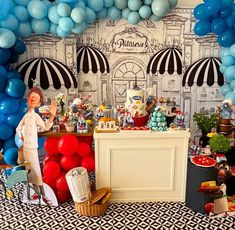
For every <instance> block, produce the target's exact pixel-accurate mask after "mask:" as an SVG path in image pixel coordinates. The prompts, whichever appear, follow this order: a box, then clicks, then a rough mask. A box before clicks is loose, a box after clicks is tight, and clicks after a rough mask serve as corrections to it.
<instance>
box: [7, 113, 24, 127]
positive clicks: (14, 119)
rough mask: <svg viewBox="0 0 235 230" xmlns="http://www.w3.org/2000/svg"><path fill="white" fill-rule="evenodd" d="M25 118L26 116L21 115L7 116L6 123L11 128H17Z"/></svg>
mask: <svg viewBox="0 0 235 230" xmlns="http://www.w3.org/2000/svg"><path fill="white" fill-rule="evenodd" d="M23 116H24V115H23V114H21V113H14V114H6V115H5V123H6V124H8V125H9V126H11V127H12V128H16V127H17V125H18V124H19V123H20V121H21V119H22V118H23Z"/></svg>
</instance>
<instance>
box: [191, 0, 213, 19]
mask: <svg viewBox="0 0 235 230" xmlns="http://www.w3.org/2000/svg"><path fill="white" fill-rule="evenodd" d="M193 14H194V17H195V18H196V19H197V20H206V19H208V18H209V17H210V16H209V15H208V14H207V13H206V6H205V4H204V3H201V4H198V5H197V6H196V7H195V8H194V10H193Z"/></svg>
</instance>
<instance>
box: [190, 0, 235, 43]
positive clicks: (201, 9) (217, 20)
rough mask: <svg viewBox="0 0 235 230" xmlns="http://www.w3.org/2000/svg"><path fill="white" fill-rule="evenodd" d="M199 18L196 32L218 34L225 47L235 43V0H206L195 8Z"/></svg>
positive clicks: (195, 13) (218, 39)
mask: <svg viewBox="0 0 235 230" xmlns="http://www.w3.org/2000/svg"><path fill="white" fill-rule="evenodd" d="M193 13H194V16H195V18H196V19H197V20H198V21H197V22H196V24H195V26H194V32H195V34H197V35H198V36H204V35H206V34H208V33H210V32H212V33H214V34H216V35H218V38H217V41H218V43H219V44H220V45H221V46H223V47H229V46H231V45H232V44H233V43H235V27H234V24H235V4H234V3H233V0H204V3H201V4H199V5H197V6H196V7H195V9H194V12H193Z"/></svg>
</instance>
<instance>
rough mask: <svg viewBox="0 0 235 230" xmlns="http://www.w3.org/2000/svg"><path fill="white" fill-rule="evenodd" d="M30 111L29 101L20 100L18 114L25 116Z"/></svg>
mask: <svg viewBox="0 0 235 230" xmlns="http://www.w3.org/2000/svg"><path fill="white" fill-rule="evenodd" d="M28 110H29V105H28V102H27V100H26V99H25V98H22V99H21V100H19V109H18V113H21V114H25V113H27V112H28Z"/></svg>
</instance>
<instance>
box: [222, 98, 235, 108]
mask: <svg viewBox="0 0 235 230" xmlns="http://www.w3.org/2000/svg"><path fill="white" fill-rule="evenodd" d="M225 103H228V104H229V105H230V106H232V104H233V101H232V99H225V100H224V101H223V104H225Z"/></svg>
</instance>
